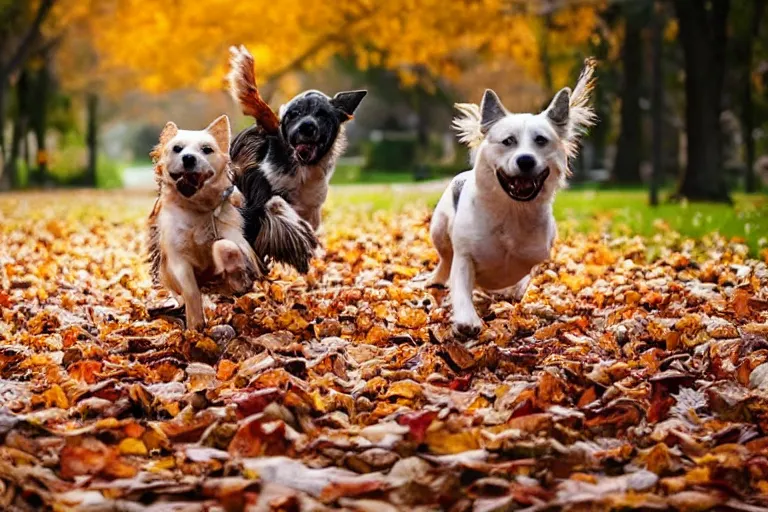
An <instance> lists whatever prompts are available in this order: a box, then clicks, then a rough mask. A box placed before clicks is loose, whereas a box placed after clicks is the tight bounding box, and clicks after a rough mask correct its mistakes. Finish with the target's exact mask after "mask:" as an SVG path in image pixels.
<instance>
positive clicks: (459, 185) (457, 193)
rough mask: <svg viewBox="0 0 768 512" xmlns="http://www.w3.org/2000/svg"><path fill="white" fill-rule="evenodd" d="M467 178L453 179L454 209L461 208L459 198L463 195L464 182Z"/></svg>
mask: <svg viewBox="0 0 768 512" xmlns="http://www.w3.org/2000/svg"><path fill="white" fill-rule="evenodd" d="M466 181H467V178H456V179H455V180H453V190H452V192H453V210H454V211H456V210H457V209H458V208H459V198H460V197H461V191H462V190H463V189H464V182H466Z"/></svg>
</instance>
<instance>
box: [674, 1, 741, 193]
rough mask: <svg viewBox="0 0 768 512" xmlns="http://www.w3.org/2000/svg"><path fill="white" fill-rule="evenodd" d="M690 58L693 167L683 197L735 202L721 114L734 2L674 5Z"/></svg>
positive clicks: (688, 127)
mask: <svg viewBox="0 0 768 512" xmlns="http://www.w3.org/2000/svg"><path fill="white" fill-rule="evenodd" d="M674 6H675V11H676V13H677V20H678V24H679V26H680V42H681V43H682V47H683V54H684V58H685V95H686V102H685V125H686V133H687V137H688V144H687V149H686V155H687V165H686V168H685V171H684V174H683V176H682V179H681V181H680V184H679V187H678V190H677V196H678V197H685V198H687V199H691V200H705V201H717V202H728V203H730V202H731V199H730V195H729V194H728V187H727V184H726V180H725V176H724V173H723V169H722V160H723V158H722V140H721V130H720V114H721V111H722V98H723V83H724V79H725V69H726V68H725V58H726V55H725V53H726V45H727V32H726V27H727V24H728V14H729V11H730V7H731V3H730V1H729V0H709V1H707V0H678V1H676V2H674Z"/></svg>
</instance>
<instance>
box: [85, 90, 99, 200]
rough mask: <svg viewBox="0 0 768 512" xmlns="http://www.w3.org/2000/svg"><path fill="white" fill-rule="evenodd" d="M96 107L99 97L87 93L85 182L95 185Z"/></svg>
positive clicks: (96, 154)
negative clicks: (86, 164) (86, 162)
mask: <svg viewBox="0 0 768 512" xmlns="http://www.w3.org/2000/svg"><path fill="white" fill-rule="evenodd" d="M98 107H99V97H98V96H97V95H96V93H90V94H88V103H87V110H88V134H87V137H86V141H87V143H88V169H87V171H86V184H87V185H89V186H91V187H95V186H96V185H97V183H96V165H97V163H98V162H97V159H98V138H97V135H98V134H97V130H98Z"/></svg>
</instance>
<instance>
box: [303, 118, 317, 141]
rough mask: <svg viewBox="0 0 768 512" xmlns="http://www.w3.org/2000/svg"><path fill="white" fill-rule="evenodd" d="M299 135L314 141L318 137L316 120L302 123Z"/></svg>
mask: <svg viewBox="0 0 768 512" xmlns="http://www.w3.org/2000/svg"><path fill="white" fill-rule="evenodd" d="M299 135H301V136H302V137H306V138H308V139H314V138H315V137H316V136H317V123H316V122H315V121H314V119H305V120H303V121H302V122H301V124H300V125H299Z"/></svg>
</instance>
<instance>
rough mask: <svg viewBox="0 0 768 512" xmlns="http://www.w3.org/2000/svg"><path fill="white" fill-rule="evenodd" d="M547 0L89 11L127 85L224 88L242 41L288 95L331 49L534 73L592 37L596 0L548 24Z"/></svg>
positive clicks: (409, 80)
mask: <svg viewBox="0 0 768 512" xmlns="http://www.w3.org/2000/svg"><path fill="white" fill-rule="evenodd" d="M541 4H542V3H540V2H538V1H533V0H513V1H509V0H506V1H505V0H482V1H477V2H443V1H441V0H419V1H415V0H393V1H389V2H377V1H374V0H357V1H351V2H339V3H333V4H331V3H324V2H302V1H300V0H288V1H285V2H266V1H254V2H229V1H227V0H201V1H196V2H153V3H152V7H151V8H147V2H145V1H143V0H121V1H106V2H99V3H98V4H97V5H91V6H90V7H89V8H90V9H91V12H90V13H89V16H88V17H87V19H88V20H89V27H90V30H91V36H92V37H93V45H94V48H95V49H96V52H97V54H98V57H99V59H98V61H99V62H98V64H99V69H100V70H101V71H102V72H106V76H110V77H114V78H116V79H117V80H116V81H117V82H118V83H119V84H121V85H122V86H124V87H125V86H139V87H140V88H142V89H144V90H146V91H150V92H161V91H167V90H173V89H180V88H194V89H202V90H215V89H219V88H220V87H221V85H222V77H223V76H224V74H225V70H226V65H227V60H226V59H227V51H226V50H227V47H229V46H230V45H233V44H245V45H246V46H247V47H248V48H249V49H250V50H251V52H252V53H253V54H254V56H255V57H256V61H257V65H258V67H259V73H260V75H261V76H262V77H263V79H262V80H263V81H265V82H270V81H277V83H278V85H280V86H281V88H282V89H283V90H285V91H286V92H288V93H291V92H295V91H292V90H291V89H292V81H291V80H290V74H291V72H293V71H296V70H312V69H316V68H318V67H320V66H322V65H324V64H326V63H327V62H328V61H329V59H331V58H332V57H334V56H336V55H343V56H347V57H351V58H354V59H355V61H356V64H357V65H358V67H360V68H362V69H365V68H367V67H384V68H386V69H390V70H394V71H396V72H397V73H398V74H399V75H400V77H401V79H402V80H403V82H404V83H405V84H406V85H409V84H414V83H415V82H417V81H420V80H422V81H426V82H427V83H428V82H429V81H430V80H431V79H433V78H434V77H438V76H439V77H442V78H447V79H449V80H456V79H458V78H459V77H460V76H461V74H462V72H463V71H464V70H466V69H467V68H470V67H472V66H473V65H474V64H476V63H477V62H479V61H481V60H493V59H501V60H513V61H515V62H516V63H517V64H518V65H519V66H520V67H521V69H523V70H524V72H525V73H526V74H527V75H528V76H529V77H530V78H531V79H539V78H540V77H541V76H542V74H543V72H544V71H543V70H542V67H543V66H542V52H541V49H542V47H544V48H547V49H549V48H563V47H571V48H576V47H578V45H579V44H582V43H585V42H586V41H588V39H589V37H590V35H591V34H592V32H593V28H594V24H595V23H596V20H597V14H596V13H597V7H598V6H599V4H600V2H578V3H576V2H559V3H558V5H559V7H560V8H559V9H557V10H556V11H555V10H553V15H552V17H551V18H549V20H550V22H551V23H552V26H550V27H549V28H550V30H548V31H544V30H543V26H542V23H543V21H542V19H543V18H542V17H541V16H540V14H541V8H542V7H541ZM571 4H573V5H571ZM553 27H555V28H556V30H552V28H553ZM544 37H546V38H547V41H546V43H547V44H546V45H542V38H544ZM552 64H553V68H554V82H556V84H561V83H565V82H566V81H567V80H568V78H569V76H568V75H569V73H570V72H571V71H572V69H571V68H572V66H573V62H572V61H568V62H554V63H552ZM510 79H514V77H510Z"/></svg>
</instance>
